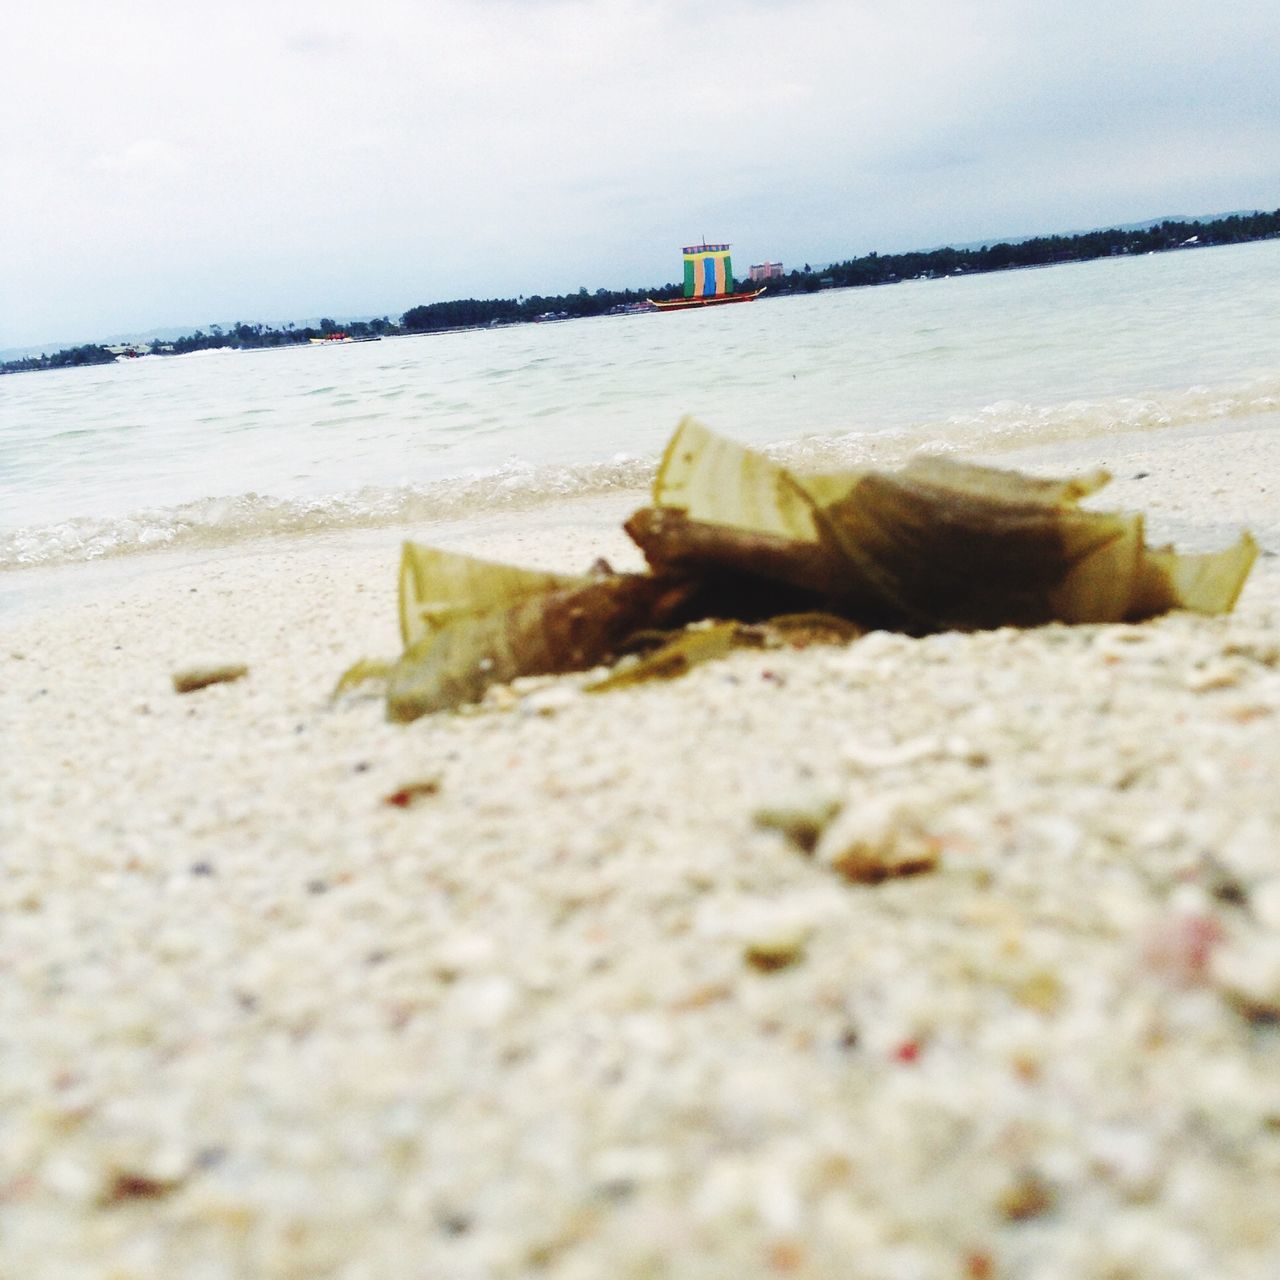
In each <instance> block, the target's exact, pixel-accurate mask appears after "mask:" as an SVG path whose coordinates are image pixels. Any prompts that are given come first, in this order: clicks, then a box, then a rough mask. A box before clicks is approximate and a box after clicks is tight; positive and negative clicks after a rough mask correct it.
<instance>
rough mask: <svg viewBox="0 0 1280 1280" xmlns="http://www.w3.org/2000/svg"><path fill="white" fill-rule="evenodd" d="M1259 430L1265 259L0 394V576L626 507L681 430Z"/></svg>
mask: <svg viewBox="0 0 1280 1280" xmlns="http://www.w3.org/2000/svg"><path fill="white" fill-rule="evenodd" d="M1277 408H1280V243H1277V242H1274V241H1268V242H1262V243H1257V244H1250V245H1240V246H1232V247H1223V248H1213V249H1200V250H1189V251H1184V252H1175V253H1167V254H1159V255H1150V256H1146V257H1137V258H1113V259H1107V260H1102V261H1097V262H1091V263H1081V264H1071V265H1063V266H1059V267H1053V268H1048V269H1039V270H1021V271H1008V272H1002V273H998V274H989V275H978V276H968V277H952V278H948V279H939V280H920V281H908V282H904V283H901V284H897V285H889V286H881V287H878V288H866V289H851V290H840V291H832V292H825V293H820V294H815V295H808V296H804V297H792V298H778V299H767V298H766V299H763V300H761V301H759V302H756V303H752V304H750V305H746V306H736V307H724V308H718V309H715V310H709V311H705V312H697V313H676V314H667V315H660V314H646V315H638V316H619V317H607V318H600V319H594V320H580V321H571V322H565V323H560V324H544V325H525V326H519V327H513V328H505V329H495V330H473V331H466V332H460V333H449V334H440V335H429V336H421V337H405V338H394V339H384V340H383V341H380V342H374V343H362V344H353V345H339V346H333V347H325V348H314V347H303V348H295V349H290V350H283V351H261V352H201V353H196V354H194V355H191V356H182V357H145V358H143V359H140V360H136V361H130V362H120V363H117V364H114V365H109V366H104V367H94V368H87V369H68V370H59V371H51V372H41V373H31V374H21V375H16V376H12V377H6V378H3V379H0V572H13V571H18V572H20V571H21V570H22V569H23V568H25V567H31V566H49V565H55V564H63V563H67V562H76V561H89V560H95V559H98V558H101V557H106V556H127V555H135V554H139V553H142V552H146V551H150V550H154V549H159V548H169V549H183V548H192V549H195V548H204V547H225V546H229V545H233V544H236V543H238V542H244V541H247V540H251V539H254V538H258V537H262V536H266V535H277V534H297V533H310V532H320V531H332V530H339V529H348V528H354V529H358V528H377V527H382V526H393V525H396V524H407V523H413V524H418V525H420V524H422V523H424V522H430V521H431V520H432V519H435V518H440V519H445V518H449V519H457V518H465V517H466V516H467V515H468V514H469V513H491V512H492V511H494V510H496V509H501V508H503V507H511V508H513V509H514V508H519V507H528V506H530V505H535V504H538V503H544V502H549V501H555V500H557V499H560V498H562V497H565V496H570V495H576V494H588V493H595V492H601V491H606V490H608V489H611V488H618V487H633V486H638V485H641V484H643V483H645V482H646V481H647V479H648V477H649V476H650V475H651V473H652V469H653V467H654V465H655V462H656V459H657V456H658V454H659V452H660V450H661V448H662V445H663V443H664V441H665V440H666V438H667V437H668V436H669V435H670V433H671V431H672V429H673V428H674V427H675V425H676V423H677V422H678V421H679V419H680V417H681V416H682V415H684V414H686V413H692V414H694V415H696V416H698V417H699V418H701V419H702V420H703V421H704V422H706V423H707V424H708V425H709V426H712V427H714V428H716V429H717V430H719V431H722V432H724V433H726V434H729V435H732V436H735V437H736V438H738V439H740V440H742V441H744V442H746V443H749V444H754V445H757V446H762V447H768V448H770V449H772V450H774V451H776V452H777V453H779V454H780V455H781V456H783V457H785V458H787V459H788V460H789V461H791V462H793V463H795V464H797V465H801V466H804V465H806V464H808V465H821V466H834V465H840V464H842V463H856V462H859V461H864V460H866V459H868V458H876V459H878V460H881V461H892V460H895V459H897V458H900V457H905V456H907V455H908V454H909V453H910V452H912V451H913V450H916V449H919V448H929V449H941V450H950V451H955V452H982V453H988V454H989V453H992V452H999V451H1002V450H1005V449H1008V448H1013V447H1017V446H1020V445H1027V444H1036V443H1039V442H1048V441H1053V440H1059V439H1068V438H1075V437H1082V436H1090V435H1108V434H1112V433H1121V432H1132V431H1146V430H1158V429H1161V428H1166V427H1171V426H1180V425H1187V424H1193V423H1196V422H1200V421H1204V420H1209V419H1223V420H1226V419H1230V420H1232V422H1233V423H1236V424H1239V423H1246V422H1248V421H1249V420H1251V419H1253V418H1255V417H1258V416H1259V415H1262V414H1266V413H1271V412H1274V411H1275V410H1276V409H1277Z"/></svg>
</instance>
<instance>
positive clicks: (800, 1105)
mask: <svg viewBox="0 0 1280 1280" xmlns="http://www.w3.org/2000/svg"><path fill="white" fill-rule="evenodd" d="M1017 460H1018V461H1020V462H1023V463H1025V464H1027V465H1037V466H1041V467H1044V468H1047V469H1049V470H1058V471H1062V470H1071V469H1074V468H1075V467H1077V466H1078V467H1086V466H1093V465H1097V464H1098V463H1100V462H1104V463H1106V464H1108V465H1109V466H1110V467H1111V468H1112V469H1113V471H1114V472H1115V475H1116V482H1115V484H1114V485H1113V486H1112V488H1111V489H1110V490H1109V491H1108V492H1107V493H1105V494H1104V495H1102V501H1101V502H1100V503H1099V505H1103V506H1116V507H1140V508H1142V509H1144V510H1147V511H1148V512H1150V513H1151V515H1152V517H1153V525H1154V528H1153V532H1154V533H1155V534H1156V536H1177V538H1178V540H1179V542H1180V545H1183V546H1185V547H1187V548H1188V549H1203V548H1207V547H1211V546H1215V545H1220V544H1222V543H1224V542H1226V541H1227V540H1229V539H1230V538H1231V537H1233V536H1234V534H1235V532H1236V531H1237V530H1238V528H1239V527H1240V526H1241V525H1242V524H1247V525H1248V526H1249V527H1251V528H1252V529H1253V531H1254V533H1255V535H1256V536H1257V537H1258V538H1259V541H1260V542H1261V543H1262V546H1263V548H1264V555H1263V557H1262V558H1261V559H1260V560H1259V562H1258V564H1257V566H1256V568H1255V570H1254V574H1253V577H1252V579H1251V580H1250V582H1249V584H1248V586H1247V587H1246V590H1245V593H1244V596H1243V597H1242V600H1241V603H1240V606H1239V608H1238V609H1237V612H1236V613H1235V614H1234V615H1233V616H1231V617H1229V618H1225V619H1200V618H1192V617H1188V616H1174V617H1169V618H1165V619H1161V620H1158V621H1156V622H1153V623H1148V624H1144V625H1142V626H1137V627H1082V628H1075V629H1068V628H1064V627H1049V628H1045V629H1042V630H1038V631H1033V632H1015V631H1012V630H1006V631H998V632H993V633H987V634H979V635H939V636H934V637H931V638H928V639H924V640H911V639H907V638H903V637H899V636H893V635H885V634H873V635H871V636H868V637H866V638H864V639H862V640H859V641H856V642H854V643H853V644H851V645H849V646H848V647H847V648H824V649H813V650H809V651H806V652H791V651H785V652H765V653H762V652H755V653H747V654H742V655H739V656H736V657H734V658H733V659H731V660H729V661H727V662H724V663H720V664H713V665H710V666H708V667H705V668H702V669H699V670H698V671H696V672H694V673H693V674H692V675H691V676H689V677H688V678H686V679H685V680H683V681H680V682H677V683H673V684H670V685H663V686H652V687H647V688H643V689H639V690H632V691H622V692H617V693H614V694H610V695H607V696H599V697H593V696H589V695H586V694H583V693H582V692H581V691H580V689H579V682H578V681H577V680H576V679H573V678H569V679H563V680H555V681H532V682H529V683H528V686H527V687H521V688H519V689H517V690H515V691H504V692H502V693H501V694H499V695H498V696H495V697H493V698H491V700H490V702H489V703H487V704H486V705H485V706H484V707H483V708H481V709H480V710H479V711H478V712H476V713H475V714H469V715H457V716H443V717H434V718H428V719H425V720H422V721H419V722H417V723H415V724H413V725H411V726H408V727H395V726H391V725H388V724H386V723H385V722H384V720H383V716H382V708H381V705H380V703H379V702H378V701H377V700H376V699H374V698H372V697H354V698H349V699H347V700H345V701H342V702H340V703H338V704H337V705H333V706H331V705H330V704H329V702H328V701H327V696H328V693H329V690H330V689H331V687H332V685H333V683H334V680H335V679H336V677H337V676H338V674H339V673H340V672H341V671H342V670H343V669H344V667H346V665H347V664H348V663H349V662H350V661H352V660H354V659H355V658H357V657H361V656H370V655H391V654H394V652H395V651H396V649H397V636H396V626H395V563H396V556H397V547H396V542H397V538H396V536H395V535H394V534H391V535H387V536H385V537H380V538H378V539H373V538H369V537H362V538H360V539H351V540H345V541H344V540H338V539H333V540H328V541H320V542H314V543H306V544H302V543H298V544H283V543H282V544H280V545H279V546H277V547H275V548H272V549H269V550H267V551H261V550H256V551H247V552H243V553H240V554H237V555H235V556H229V557H227V556H224V557H214V558H210V559H209V560H208V561H207V562H206V563H204V564H200V565H187V566H180V567H174V566H166V567H163V568H156V569H154V570H151V571H144V572H141V573H139V574H137V575H134V576H131V577H128V578H121V579H120V580H119V581H116V580H114V579H112V580H110V582H109V584H108V586H106V587H103V586H102V582H107V581H108V580H107V578H105V577H104V578H103V579H102V581H101V582H99V585H98V587H97V588H96V589H95V590H93V591H90V592H89V593H88V594H87V596H86V597H85V599H84V600H83V602H81V603H73V601H72V598H71V596H70V595H69V594H68V593H67V592H66V591H62V592H60V593H59V594H57V595H56V597H51V599H53V600H54V601H55V603H54V604H51V605H49V606H48V607H46V608H44V609H38V608H36V609H30V608H28V609H25V610H24V611H23V612H22V613H21V614H20V615H19V617H18V619H17V621H11V622H9V623H7V624H3V626H2V628H0V661H2V663H3V687H2V688H0V724H2V725H3V741H4V768H3V772H2V774H0V858H2V860H3V861H2V864H0V875H2V877H3V878H2V879H0V1276H4V1277H9V1276H13V1277H22V1278H23V1280H41V1278H43V1277H49V1278H50V1280H53V1278H55V1277H56V1280H80V1278H81V1277H84V1278H86V1280H87V1278H89V1277H95V1278H96V1277H103V1280H105V1278H106V1277H112V1278H113V1280H125V1278H126V1277H127V1278H130V1280H133V1278H137V1280H144V1278H145V1280H162V1278H163V1280H175V1278H177V1277H182V1278H183V1280H224V1278H225V1280H231V1278H237V1280H238V1278H239V1277H252V1278H254V1280H259V1278H262V1280H266V1278H274V1277H290V1278H296V1280H327V1278H329V1277H332V1278H334V1280H337V1278H339V1277H340V1278H341V1280H364V1278H366V1277H367V1278H368V1280H375V1278H378V1280H380V1278H382V1277H389V1276H394V1277H420V1278H422V1280H427V1278H431V1280H436V1278H437V1277H447V1278H450V1280H452V1278H455V1277H456V1278H459V1280H472V1278H475V1280H481V1278H486V1277H508V1276H524V1275H547V1276H555V1277H564V1278H566V1280H567V1278H569V1277H575V1278H578V1277H580V1278H581V1280H588V1278H592V1280H594V1278H596V1277H602V1276H608V1277H611V1278H618V1280H623V1278H628V1280H629V1278H632V1277H635V1278H637V1280H638V1278H639V1277H646V1278H650V1277H667V1276H670V1277H679V1278H680V1280H689V1278H695V1277H697V1278H701V1277H716V1278H719V1277H726V1278H728V1277H746V1276H757V1275H759V1276H768V1275H780V1276H802V1277H866V1278H868V1280H881V1278H883V1280H933V1278H934V1277H938V1278H940V1280H941V1278H950V1277H957V1278H960V1280H965V1278H968V1280H994V1278H996V1277H1001V1278H1012V1277H1019V1278H1028V1280H1030V1278H1034V1280H1085V1278H1095V1277H1096V1278H1097V1280H1104V1278H1107V1280H1119V1278H1120V1277H1125V1278H1126V1280H1139V1278H1142V1277H1151V1278H1152V1280H1155V1278H1157V1277H1158V1278H1159V1280H1171V1278H1173V1277H1186V1278H1187V1280H1192V1278H1194V1280H1205V1278H1206V1277H1214V1278H1216V1280H1234V1278H1238V1280H1254V1278H1257V1280H1261V1278H1262V1277H1273V1276H1275V1275H1277V1274H1280V1212H1278V1211H1277V1205H1280V1031H1277V1028H1276V1023H1277V1021H1278V1020H1280V787H1277V785H1276V771H1277V763H1278V762H1280V630H1278V629H1277V623H1278V622H1280V570H1278V569H1277V565H1278V564H1280V561H1277V560H1276V559H1275V553H1276V552H1277V551H1280V483H1272V481H1273V480H1274V478H1275V477H1277V476H1280V433H1277V432H1275V431H1273V430H1251V431H1250V430H1241V431H1232V432H1227V431H1224V430H1223V429H1221V428H1218V429H1209V428H1206V429H1204V430H1202V431H1183V432H1179V433H1177V434H1176V435H1175V434H1173V433H1167V434H1165V435H1159V434H1156V435H1151V436H1148V437H1142V438H1138V437H1133V438H1128V439H1125V440H1117V441H1109V442H1105V443H1100V442H1097V441H1093V442H1087V443H1080V444H1077V445H1074V446H1066V445H1060V446H1055V448H1054V449H1052V450H1045V451H1042V452H1041V453H1040V454H1024V455H1022V456H1021V457H1020V458H1019V459H1017ZM633 505H635V503H634V502H633V501H632V500H631V499H630V498H626V497H623V498H613V499H609V500H596V501H593V502H591V503H587V504H581V505H579V506H576V507H565V508H559V509H557V510H555V511H547V512H543V513H540V514H538V515H536V516H533V515H531V516H528V517H527V518H526V517H520V518H516V519H512V518H506V519H495V520H494V521H493V522H492V523H491V524H490V525H485V524H483V523H473V524H472V525H470V526H468V527H467V528H466V530H465V531H459V530H453V531H450V530H448V529H445V530H440V531H437V532H438V533H439V534H440V540H442V541H446V542H449V541H453V543H454V545H464V544H465V545H466V546H467V547H468V548H469V549H472V550H475V551H479V552H481V553H484V554H492V555H504V556H507V557H509V558H513V559H518V560H523V561H526V562H529V563H539V564H547V565H550V566H554V567H562V568H565V569H572V568H579V567H582V566H584V565H585V564H587V563H589V562H590V561H591V560H592V559H593V558H594V557H595V556H597V555H600V554H605V555H608V556H611V557H613V558H614V559H615V561H616V562H617V563H618V564H619V565H626V564H630V563H634V555H633V553H632V552H630V551H629V549H628V547H627V544H626V543H625V540H624V538H623V535H622V534H621V532H620V531H619V530H618V529H617V527H616V521H617V520H618V518H620V516H621V515H623V514H625V513H626V512H627V511H629V510H630V509H631V507H632V506H633ZM83 573H84V574H87V575H90V576H91V575H92V573H93V570H92V569H89V570H85V571H83ZM67 581H70V579H67ZM204 659H216V660H222V661H237V662H243V663H245V664H247V665H248V667H249V674H248V675H247V677H245V678H244V679H242V680H240V681H238V682H236V683H234V684H225V685H219V686H215V687H212V688H208V689H205V690H202V691H200V692H196V693H193V694H189V695H185V696H180V695H178V694H176V693H174V691H173V688H172V686H171V683H170V677H171V673H172V672H173V671H174V670H175V669H176V668H178V667H180V666H184V665H187V664H189V663H191V662H195V661H200V660H204ZM413 784H423V785H422V786H421V787H420V788H419V790H418V791H417V792H416V793H415V795H414V796H413V800H414V802H413V803H410V804H408V805H404V806H402V805H399V804H393V803H388V802H387V799H388V797H392V796H394V795H396V793H399V792H402V790H403V789H405V788H406V787H408V788H410V789H412V787H413ZM401 798H404V797H403V796H402V797H401ZM779 810H791V811H799V812H801V813H813V812H819V811H821V812H824V813H830V812H836V813H837V817H836V818H835V819H834V821H833V823H832V825H831V826H830V827H829V828H828V830H827V833H826V835H825V836H824V837H823V839H822V842H820V843H819V846H818V849H817V852H816V854H814V853H805V852H804V851H802V850H801V849H800V848H798V847H797V846H796V844H795V843H793V842H792V841H791V840H790V839H789V838H788V837H787V835H786V834H784V833H782V832H780V831H778V830H776V829H774V828H773V827H771V826H769V825H767V824H762V823H761V822H760V821H759V815H760V814H761V812H762V811H779ZM850 842H855V843H856V842H861V844H862V846H863V847H867V848H871V849H873V850H878V851H879V853H880V854H882V855H883V856H885V857H887V858H892V857H893V856H896V855H897V854H900V853H902V852H903V851H904V850H905V851H906V852H907V853H911V852H915V853H917V854H920V853H921V851H923V854H922V856H923V857H924V860H925V861H926V862H934V861H935V860H936V865H935V866H934V867H933V869H932V870H930V871H927V872H924V873H922V874H917V875H913V876H911V877H908V878H894V879H888V880H886V881H884V882H883V883H881V884H879V885H866V884H858V883H851V882H850V881H848V880H847V879H845V878H844V877H843V876H841V875H840V874H838V872H837V871H836V870H835V869H833V866H832V865H831V864H832V862H833V861H837V860H838V856H839V851H840V847H841V846H842V844H846V845H847V844H849V843H850Z"/></svg>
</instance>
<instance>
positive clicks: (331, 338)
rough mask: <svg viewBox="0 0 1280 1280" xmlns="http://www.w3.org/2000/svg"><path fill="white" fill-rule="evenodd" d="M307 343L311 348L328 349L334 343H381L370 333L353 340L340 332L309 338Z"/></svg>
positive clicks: (377, 336) (377, 337)
mask: <svg viewBox="0 0 1280 1280" xmlns="http://www.w3.org/2000/svg"><path fill="white" fill-rule="evenodd" d="M308 341H309V342H310V343H311V345H312V346H313V347H328V346H332V345H333V344H334V343H335V342H381V341H382V339H381V337H380V336H379V335H378V334H376V333H371V334H369V335H368V336H366V337H361V338H353V337H352V336H351V335H350V334H349V333H343V332H342V331H341V330H339V331H337V332H335V333H326V334H323V335H322V336H321V337H319V338H310V339H308Z"/></svg>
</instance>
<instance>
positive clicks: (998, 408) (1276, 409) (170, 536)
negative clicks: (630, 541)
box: [0, 375, 1280, 570]
mask: <svg viewBox="0 0 1280 1280" xmlns="http://www.w3.org/2000/svg"><path fill="white" fill-rule="evenodd" d="M1265 415H1280V375H1268V376H1265V377H1259V378H1255V379H1253V380H1251V381H1249V382H1246V383H1241V384H1237V385H1235V386H1227V387H1206V386H1194V387H1190V388H1187V389H1186V390H1184V391H1180V392H1160V393H1156V394H1152V395H1150V396H1143V397H1116V398H1112V399H1099V400H1073V401H1070V402H1067V403H1061V404H1054V405H1034V404H1026V403H1020V402H1016V401H1008V400H1002V401H997V402H994V403H992V404H989V405H986V406H985V407H983V408H981V409H980V410H978V411H976V412H973V413H968V414H957V415H952V416H948V417H946V418H942V419H936V420H933V421H927V422H918V423H913V424H908V425H905V426H901V427H893V428H887V429H879V430H877V429H865V430H853V431H845V432H840V433H835V434H824V435H810V436H805V437H802V438H799V439H791V440H784V441H780V442H776V443H774V444H772V445H771V446H767V451H768V452H769V453H770V454H771V455H772V456H773V457H775V458H777V459H778V460H779V461H781V462H784V463H786V464H787V465H789V466H792V467H794V468H796V469H799V470H826V469H834V468H839V467H847V466H860V465H878V466H893V465H896V464H899V463H901V462H903V461H905V460H906V459H907V458H909V457H911V456H912V455H913V454H915V453H920V452H932V453H937V452H944V453H952V454H955V453H963V454H966V455H977V456H988V457H991V456H998V455H1001V454H1005V453H1009V452H1013V451H1017V450H1021V449H1027V448H1034V447H1038V446H1045V445H1053V444H1060V443H1066V442H1071V441H1081V442H1084V441H1088V440H1092V439H1099V438H1111V437H1117V436H1124V435H1131V434H1142V433H1147V432H1153V431H1164V430H1170V429H1178V428H1181V429H1187V430H1233V429H1241V428H1244V427H1248V426H1251V425H1254V423H1255V420H1258V421H1261V420H1262V419H1263V418H1264V417H1265ZM708 425H710V426H712V427H714V428H716V429H717V430H720V431H723V432H725V433H726V434H731V435H732V434H735V429H734V424H733V423H730V422H720V421H714V422H710V423H709V424H708ZM739 435H740V433H739ZM740 438H742V437H741V435H740ZM656 465H657V458H656V456H655V457H649V458H641V457H631V456H617V457H615V458H613V459H611V460H609V461H605V462H592V463H584V464H581V465H577V466H560V467H534V466H531V465H525V464H514V463H513V464H511V465H509V466H507V467H504V468H502V469H500V470H498V471H495V472H490V473H487V474H476V475H470V476H464V477H457V478H451V479H441V480H435V481H430V482H426V483H421V484H414V485H404V486H397V487H390V488H378V487H367V488H362V489H358V490H354V491H352V492H348V493H340V494H331V495H327V496H321V497H311V498H286V497H272V496H267V495H260V494H255V493H247V494H243V495H240V496H237V497H209V498H201V499H199V500H197V501H194V502H187V503H183V504H181V505H179V506H174V507H167V508H165V507H156V508H148V509H143V510H138V511H134V512H132V513H131V514H129V515H127V516H123V517H110V518H107V517H101V518H98V517H78V518H75V519H69V520H65V521H62V522H60V523H56V524H50V525H47V526H42V527H27V528H20V529H17V530H13V531H4V532H0V570H3V569H18V568H23V567H27V566H48V565H57V564H65V563H74V562H84V561H92V560H99V559H104V558H108V557H119V556H129V555H136V554H139V553H145V552H149V551H158V550H165V551H181V550H185V549H192V550H196V549H203V548H212V547H223V546H229V545H232V544H235V543H239V542H246V541H252V540H255V539H259V538H268V537H291V536H293V537H296V536H304V535H309V534H319V533H333V532H340V531H343V530H373V529H379V528H394V527H398V526H409V525H422V524H431V523H435V522H442V521H450V520H461V519H467V518H470V517H476V516H480V515H491V514H494V513H502V512H511V513H517V512H520V511H525V510H530V509H533V508H537V507H541V506H545V505H548V504H554V503H558V502H563V501H567V500H572V499H576V498H584V497H590V496H593V495H601V494H607V493H610V492H618V491H623V490H632V489H634V490H642V489H644V488H645V487H646V486H647V485H648V484H649V483H650V481H651V480H652V477H653V474H654V471H655V469H656Z"/></svg>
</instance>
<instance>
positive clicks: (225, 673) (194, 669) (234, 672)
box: [173, 662, 249, 693]
mask: <svg viewBox="0 0 1280 1280" xmlns="http://www.w3.org/2000/svg"><path fill="white" fill-rule="evenodd" d="M248 674H249V668H248V667H247V666H246V665H245V664H244V663H243V662H216V663H205V664H202V665H196V666H190V667H182V668H180V669H179V670H177V671H175V672H174V673H173V691H174V692H175V693H193V692H195V690H197V689H205V688H208V686H209V685H211V684H228V683H230V682H231V681H233V680H239V679H241V678H242V677H243V676H247V675H248Z"/></svg>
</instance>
